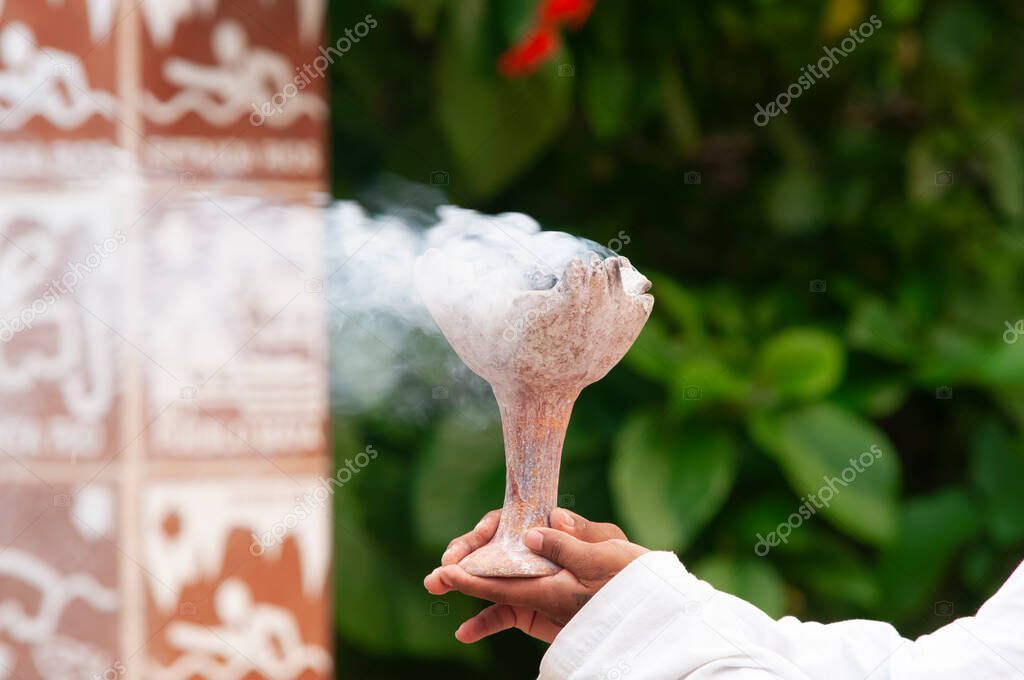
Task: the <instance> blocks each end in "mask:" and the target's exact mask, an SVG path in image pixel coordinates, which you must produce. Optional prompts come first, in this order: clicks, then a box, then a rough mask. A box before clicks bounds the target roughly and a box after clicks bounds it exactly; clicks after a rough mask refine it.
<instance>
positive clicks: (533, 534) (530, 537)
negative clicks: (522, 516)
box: [523, 529, 544, 552]
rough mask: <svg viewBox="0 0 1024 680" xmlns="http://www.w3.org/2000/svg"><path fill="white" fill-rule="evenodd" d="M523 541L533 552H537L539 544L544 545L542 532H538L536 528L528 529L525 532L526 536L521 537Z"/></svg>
mask: <svg viewBox="0 0 1024 680" xmlns="http://www.w3.org/2000/svg"><path fill="white" fill-rule="evenodd" d="M523 543H525V544H526V547H527V548H529V549H530V550H532V551H534V552H539V551H540V549H541V546H542V545H544V534H542V533H540V532H539V531H537V530H536V529H530V530H529V531H527V532H526V538H524V539H523Z"/></svg>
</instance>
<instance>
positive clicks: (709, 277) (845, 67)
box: [326, 0, 1024, 678]
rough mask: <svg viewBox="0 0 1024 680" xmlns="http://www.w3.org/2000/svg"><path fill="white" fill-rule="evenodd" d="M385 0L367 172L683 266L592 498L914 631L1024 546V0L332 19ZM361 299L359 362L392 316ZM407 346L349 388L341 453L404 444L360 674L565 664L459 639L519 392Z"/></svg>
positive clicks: (585, 510) (347, 505) (353, 61)
mask: <svg viewBox="0 0 1024 680" xmlns="http://www.w3.org/2000/svg"><path fill="white" fill-rule="evenodd" d="M367 14H372V16H373V18H374V19H375V20H376V21H377V22H378V24H379V26H377V27H374V28H373V30H372V32H371V33H370V34H369V35H368V36H367V37H363V38H361V39H360V40H359V42H358V44H355V45H353V46H352V49H350V50H349V51H347V52H346V53H345V55H344V58H341V59H338V60H336V61H335V63H334V65H333V68H332V71H331V83H330V89H329V97H330V102H329V103H330V108H331V133H332V136H333V158H332V162H333V173H334V174H333V177H334V179H333V182H334V184H333V189H334V192H335V194H336V195H337V196H338V197H341V198H355V199H359V200H361V201H363V202H364V205H366V206H367V207H368V209H370V210H373V209H374V208H375V206H376V205H377V203H375V201H379V203H380V206H383V205H384V204H385V203H386V202H387V201H390V200H391V199H381V198H380V197H381V196H385V197H387V196H394V195H395V193H396V192H395V189H394V187H395V186H398V187H401V188H400V189H399V190H398V192H397V193H398V195H401V196H403V197H406V198H407V197H408V196H409V195H410V192H411V193H413V194H415V195H416V196H417V200H418V201H420V202H421V203H422V204H423V206H425V207H429V206H430V205H431V204H437V203H442V202H447V201H450V202H454V203H457V204H459V205H462V206H465V207H470V208H476V209H479V210H481V211H484V212H489V213H497V212H503V211H521V212H525V213H528V214H530V215H532V216H534V217H535V218H537V219H538V220H539V221H540V222H541V223H542V224H543V225H544V226H545V228H549V229H561V230H566V231H571V232H572V233H576V234H579V235H582V236H586V237H588V238H591V239H593V240H595V241H597V242H599V243H602V244H605V245H608V246H609V247H610V248H612V249H614V250H618V251H619V252H620V253H621V254H622V255H625V256H626V257H628V258H630V260H631V261H632V262H633V263H634V264H635V265H636V266H637V267H638V268H639V269H640V270H641V271H643V272H644V273H645V274H646V275H647V276H648V277H650V278H651V279H652V280H653V281H654V289H653V293H654V295H655V297H656V299H657V303H656V305H655V312H654V315H653V317H652V319H651V321H650V322H649V323H648V325H647V327H646V329H645V331H644V333H643V335H642V336H641V338H640V339H639V341H638V342H637V344H636V346H635V347H634V348H633V350H632V351H631V352H630V353H629V354H628V355H627V357H626V359H625V360H624V361H623V363H622V364H621V365H620V366H618V367H617V368H615V369H614V370H613V371H612V372H611V374H609V375H608V377H607V378H605V379H604V380H602V381H600V382H599V383H597V384H595V385H593V386H591V387H589V388H587V389H586V390H585V391H584V392H583V395H582V396H581V398H580V399H579V401H578V402H577V405H576V409H575V412H574V414H573V419H572V422H571V425H570V430H569V435H568V438H567V441H566V445H565V452H564V461H563V465H562V472H561V474H562V477H561V485H560V491H561V494H562V495H561V501H560V504H561V505H563V506H566V507H569V508H571V509H573V510H575V511H576V512H579V513H581V514H583V515H585V516H587V517H589V518H592V519H594V520H601V521H612V522H616V523H618V524H620V525H621V526H622V527H623V528H624V529H625V531H626V533H627V535H629V536H630V538H631V539H632V540H633V541H635V542H637V543H641V544H643V545H645V546H647V547H649V548H660V549H669V550H675V551H676V552H677V553H678V554H679V555H680V557H681V558H682V559H683V561H684V563H685V564H686V565H687V567H688V568H690V569H691V570H692V571H694V572H695V573H696V574H697V575H698V576H700V577H702V578H705V579H707V580H708V581H710V582H711V583H713V584H714V585H716V586H718V587H719V588H722V589H724V590H727V591H729V592H732V593H735V594H737V595H739V596H741V597H744V598H747V599H749V600H751V601H752V602H754V603H755V604H757V605H758V606H760V607H762V608H763V609H764V610H765V611H766V612H768V613H769V614H771V615H773V616H781V615H784V614H792V615H795V616H798V617H801V618H808V619H816V620H836V619H843V618H850V617H867V618H874V619H883V620H886V621H891V622H893V623H894V624H896V625H897V626H898V627H899V628H900V630H901V632H902V633H903V634H904V635H906V636H911V637H913V636H916V635H919V634H922V633H925V632H928V631H930V630H933V629H935V628H937V627H939V626H942V625H944V624H946V623H948V622H949V621H950V620H951V619H952V618H954V617H956V616H962V615H968V614H971V613H973V610H974V608H975V607H976V606H977V605H978V604H979V603H980V602H981V601H982V600H984V599H985V598H987V597H988V596H989V595H990V594H991V593H992V592H993V591H994V589H995V588H996V587H997V586H998V584H1000V583H1001V582H1002V581H1003V580H1004V579H1005V578H1006V576H1007V575H1008V574H1009V573H1010V571H1011V570H1012V568H1013V567H1015V566H1016V565H1017V563H1018V562H1019V561H1020V559H1021V556H1022V552H1024V551H1022V548H1024V522H1022V521H1021V518H1022V517H1024V495H1022V494H1020V493H1019V490H1020V488H1021V484H1022V483H1024V446H1022V444H1024V440H1022V428H1024V407H1022V403H1024V402H1022V399H1021V398H1022V396H1024V341H1021V336H1022V335H1024V321H1022V319H1024V290H1022V277H1021V276H1020V270H1021V265H1022V263H1024V220H1022V218H1024V156H1022V154H1024V148H1022V137H1021V128H1022V125H1024V117H1022V114H1024V106H1022V104H1024V71H1022V70H1021V69H1020V68H1017V67H1016V66H1015V65H1018V64H1020V63H1022V60H1024V54H1022V52H1024V40H1022V37H1024V6H1022V5H1020V3H1017V2H1013V1H1011V0H991V1H990V2H985V3H976V2H966V1H956V0H933V1H932V2H928V3H925V2H923V0H879V1H878V2H869V1H867V0H827V1H825V2H821V1H810V0H799V1H794V0H719V1H718V2H714V3H680V2H675V1H673V0H646V1H645V2H633V3H626V2H612V1H611V0H602V1H599V2H597V3H596V5H594V6H593V8H592V11H591V8H590V7H589V3H586V2H568V1H564V0H563V1H555V2H541V0H458V1H455V0H380V1H377V2H372V1H369V0H358V1H348V2H333V3H330V6H329V10H328V15H329V21H328V23H329V29H328V33H329V35H328V38H327V43H326V44H333V43H334V41H335V40H336V39H338V38H339V37H340V36H342V35H344V32H345V30H346V28H349V27H352V26H354V25H356V24H357V23H358V22H360V21H363V20H364V18H365V16H366V15H367ZM552 14H554V15H558V16H560V17H561V19H560V20H558V21H551V22H549V24H544V23H543V22H541V21H540V20H539V19H538V17H544V16H548V17H549V18H550V16H551V15H552ZM539 22H540V23H539ZM547 25H552V26H554V28H553V29H550V30H544V29H543V27H544V26H547ZM851 30H853V31H854V33H856V34H857V35H856V36H855V35H853V34H851V33H850V31H851ZM858 36H859V37H858ZM851 44H854V47H853V48H852V49H848V48H849V47H850V45H851ZM829 49H831V50H832V51H831V52H828V51H827V50H829ZM837 49H841V50H842V51H843V52H842V53H838V52H836V51H835V50H837ZM829 54H831V55H832V56H831V58H827V59H826V61H827V62H828V63H829V64H830V66H829V67H828V74H827V77H825V76H824V74H821V75H820V76H818V77H813V76H810V77H809V76H808V75H807V73H809V72H810V73H813V71H811V70H810V69H809V68H808V67H809V66H814V65H818V64H819V63H821V62H820V61H819V60H821V59H823V58H825V57H826V56H827V55H829ZM823 68H824V64H823ZM818 70H819V71H820V70H821V69H818ZM802 77H803V78H804V80H802V81H801V80H800V79H801V78H802ZM794 84H795V87H794V88H790V86H791V85H794ZM787 90H788V91H789V92H792V93H796V94H798V95H799V96H798V97H796V96H794V98H792V100H791V101H790V102H789V104H788V106H786V104H785V98H782V99H780V98H779V97H780V94H782V93H785V92H787ZM773 102H775V104H774V105H773V104H772V103H773ZM759 105H760V106H761V107H763V108H762V109H758V106H759ZM781 106H785V108H786V111H782V110H781ZM759 110H762V111H765V112H766V114H765V115H764V116H762V117H760V118H757V119H755V115H756V114H758V112H759ZM765 121H767V122H765ZM409 182H412V183H417V184H418V185H417V186H414V187H413V188H410V185H409V184H407V183H409ZM331 331H332V354H333V357H334V361H335V362H336V363H337V362H339V361H342V360H345V361H348V362H349V363H351V362H353V361H355V362H358V361H359V357H358V356H353V355H354V354H355V351H354V350H353V347H356V346H359V343H363V344H364V345H365V344H367V343H370V344H372V343H373V339H372V338H365V337H364V338H362V339H360V337H359V335H360V331H359V329H358V328H353V327H352V326H351V324H349V325H346V324H344V322H343V320H342V321H341V322H339V321H338V319H334V320H333V321H332V328H331ZM413 346H415V350H412V349H409V348H410V347H413ZM379 351H380V352H381V355H380V357H382V359H381V360H383V361H387V362H391V363H392V364H393V365H394V366H395V367H396V371H395V373H396V376H399V377H395V379H394V380H393V381H392V382H391V383H389V385H388V386H387V388H386V389H382V390H380V391H379V394H380V396H379V398H375V399H368V400H365V401H364V402H362V403H361V404H360V405H359V407H358V408H355V407H352V406H351V405H350V404H347V403H341V402H336V403H335V405H334V409H333V410H334V413H333V435H334V439H333V441H334V450H335V456H336V460H337V462H338V463H339V464H343V463H344V461H345V459H347V458H351V457H352V455H354V454H355V453H356V452H359V451H363V450H364V449H365V447H366V446H368V445H372V446H373V447H374V449H375V450H377V451H379V452H380V455H379V457H378V458H377V459H375V460H374V462H373V463H372V466H371V468H370V469H368V470H367V471H366V474H362V475H359V476H358V478H356V479H354V480H353V481H352V482H351V483H350V484H347V485H346V486H345V488H343V489H341V490H340V491H339V493H337V494H336V495H335V541H336V558H335V559H336V576H335V587H336V598H337V609H336V613H335V617H336V626H337V641H338V655H337V665H338V675H339V676H340V677H352V678H362V677H375V678H404V677H408V676H409V675H410V674H411V673H413V672H415V673H416V674H418V675H420V676H423V675H427V676H430V675H437V676H444V677H448V678H471V677H492V678H522V677H532V674H533V673H535V672H536V668H537V664H538V662H539V659H540V657H541V655H542V654H543V652H544V646H543V645H541V644H539V643H535V642H534V641H532V640H528V639H526V638H525V637H524V636H522V635H520V634H518V633H504V634H502V635H499V636H497V637H496V638H494V639H492V640H488V641H485V642H482V643H479V644H477V645H473V646H464V645H460V644H459V643H457V642H456V641H455V639H454V637H453V633H454V631H455V629H456V627H457V626H458V624H459V623H460V622H461V621H462V620H463V619H464V618H466V617H468V616H469V615H471V614H472V613H474V612H475V611H476V610H477V609H478V608H479V607H480V604H479V603H477V602H474V601H471V600H469V599H468V598H463V597H460V596H457V595H452V596H450V597H445V598H433V597H431V596H429V595H428V594H427V593H426V592H425V591H424V590H423V589H422V586H421V580H422V578H423V576H424V575H425V574H426V573H427V572H428V571H429V570H430V569H432V568H433V567H434V566H436V564H438V562H439V560H440V555H441V552H442V550H443V549H444V547H445V546H446V544H447V543H448V541H449V540H450V539H451V538H452V537H454V536H456V535H458V534H461V533H464V532H465V531H467V530H469V529H470V528H471V527H472V526H473V525H474V524H475V522H476V520H477V519H478V518H479V517H480V516H481V515H482V514H483V513H484V512H485V511H487V510H489V509H491V508H494V507H497V506H499V505H500V502H501V498H502V493H503V484H504V462H503V456H502V444H501V436H500V426H499V423H498V420H497V415H498V414H497V409H496V407H495V406H494V404H493V400H492V398H491V397H490V396H489V394H488V393H487V390H486V386H485V385H483V383H482V382H481V381H480V380H479V379H478V378H476V377H475V376H473V375H472V374H469V373H468V372H464V373H463V374H461V375H462V377H461V378H458V379H456V378H453V377H452V375H453V373H452V372H451V370H450V365H451V362H452V361H453V355H452V353H451V350H450V349H448V348H447V346H446V345H444V344H443V343H441V342H439V341H438V340H437V339H435V338H431V337H428V336H423V337H422V339H421V341H417V342H414V343H405V344H401V345H396V346H394V347H383V348H379ZM380 357H378V358H380ZM456 361H457V360H456ZM398 367H401V368H402V370H401V371H400V372H399V371H398V370H397V369H398ZM454 375H460V374H458V373H455V374H454ZM873 447H874V448H873ZM876 449H877V450H879V451H881V452H882V454H881V455H876V456H875V458H874V461H873V462H872V463H871V464H870V466H868V467H866V468H864V469H863V470H860V471H857V472H856V473H855V474H854V476H855V479H854V480H853V481H849V474H848V470H849V469H850V468H851V462H850V459H851V458H854V459H859V457H860V454H862V453H864V452H867V451H872V452H874V451H876ZM844 473H846V474H847V477H844V478H843V479H845V480H846V481H849V483H848V484H847V483H837V482H835V481H833V482H832V488H833V492H834V493H832V494H829V496H830V500H829V502H828V503H827V507H822V508H820V509H818V508H817V505H816V504H815V505H814V506H811V505H809V503H810V502H811V501H809V500H808V494H816V495H818V496H819V497H821V498H823V497H824V494H823V493H822V490H823V489H824V488H825V487H827V486H828V485H829V484H828V481H827V480H828V478H830V477H841V476H842V475H843V474H844ZM811 507H814V511H813V512H811V511H809V508H811ZM801 508H805V509H808V510H807V511H806V512H805V513H804V515H801V514H800V510H801ZM794 513H797V514H796V515H794ZM805 515H806V516H805ZM794 517H796V519H795V520H794V519H793V518H794ZM787 524H788V527H789V528H788V529H783V526H785V525H787ZM773 532H775V533H774V534H773ZM771 536H775V539H778V540H775V539H772V538H771ZM762 538H763V539H764V542H762ZM773 540H774V543H772V541H773ZM759 546H763V547H759Z"/></svg>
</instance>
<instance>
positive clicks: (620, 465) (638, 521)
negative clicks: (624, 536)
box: [611, 413, 736, 549]
mask: <svg viewBox="0 0 1024 680" xmlns="http://www.w3.org/2000/svg"><path fill="white" fill-rule="evenodd" d="M735 476H736V446H735V442H734V441H733V440H732V438H731V437H730V436H729V435H728V434H727V433H725V432H722V431H716V430H710V429H708V428H706V427H700V426H696V425H689V426H687V427H686V428H684V429H681V430H676V429H675V428H670V427H669V426H668V425H667V424H666V423H665V422H664V421H660V420H659V419H657V418H656V417H654V416H653V415H652V414H649V413H635V414H633V415H632V416H631V417H630V419H629V421H628V422H627V423H626V425H625V426H624V427H623V429H622V432H621V433H620V435H619V437H618V439H617V440H616V442H615V449H614V453H613V459H612V465H611V487H612V494H613V497H614V499H615V503H616V506H617V508H618V511H619V513H620V514H621V516H622V517H623V519H624V520H625V524H626V526H627V527H628V529H629V531H628V535H629V536H631V537H632V538H633V540H635V541H637V542H638V543H641V544H643V545H646V546H648V547H652V548H653V547H658V548H675V549H682V548H683V547H685V546H686V545H687V544H688V543H689V542H690V540H692V539H693V537H694V536H696V535H697V533H698V532H699V531H700V530H701V529H702V528H703V527H704V525H705V524H707V522H708V521H709V520H710V519H711V518H712V517H713V516H714V515H715V513H717V512H718V510H719V509H720V508H721V506H722V503H723V502H725V499H726V497H728V495H729V491H730V489H731V488H732V484H733V480H734V478H735Z"/></svg>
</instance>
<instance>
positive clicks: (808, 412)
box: [750, 403, 900, 544]
mask: <svg viewBox="0 0 1024 680" xmlns="http://www.w3.org/2000/svg"><path fill="white" fill-rule="evenodd" d="M750 431H751V435H752V436H753V438H754V440H755V441H756V442H757V443H758V444H759V445H760V446H761V447H762V448H764V449H765V450H766V451H768V452H769V453H770V454H771V455H772V456H773V457H774V458H775V460H776V461H777V462H778V463H779V465H780V466H781V467H782V471H783V473H784V474H785V475H786V479H787V480H788V481H789V484H790V486H791V487H792V488H793V490H794V491H796V492H797V493H798V494H800V496H801V497H802V498H804V497H806V498H807V500H806V502H807V503H810V504H812V505H813V506H814V507H815V509H816V512H821V514H822V515H823V516H824V517H825V518H826V519H828V520H829V521H830V522H832V523H833V524H834V525H835V526H837V527H839V528H840V529H842V530H844V531H846V532H847V533H849V534H850V535H852V536H854V537H856V538H859V539H862V540H864V541H868V542H871V543H881V544H884V543H887V542H889V541H891V540H892V538H893V536H894V535H895V533H896V516H897V515H896V511H897V496H898V492H899V477H900V468H899V459H898V454H897V452H896V448H895V447H894V446H893V444H892V442H890V441H889V438H888V437H886V436H885V434H884V433H883V432H882V431H881V430H879V429H878V428H877V427H875V426H874V425H872V424H871V423H870V422H868V421H866V420H864V419H863V418H861V417H860V416H858V415H856V414H854V413H850V412H849V411H846V410H844V409H842V408H839V407H838V406H835V405H833V404H829V403H822V404H814V405H810V406H804V407H801V408H797V409H793V410H789V411H785V412H782V413H766V414H761V415H758V416H755V417H754V418H752V419H751V421H750ZM808 494H813V497H812V496H809V495H808ZM819 506H820V507H819ZM794 510H796V508H794Z"/></svg>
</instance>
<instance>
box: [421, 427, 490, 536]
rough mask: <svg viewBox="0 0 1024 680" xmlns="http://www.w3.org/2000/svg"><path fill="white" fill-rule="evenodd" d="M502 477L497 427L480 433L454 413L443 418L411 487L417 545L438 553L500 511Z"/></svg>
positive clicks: (479, 429) (481, 429) (422, 457)
mask: <svg viewBox="0 0 1024 680" xmlns="http://www.w3.org/2000/svg"><path fill="white" fill-rule="evenodd" d="M504 473H505V453H504V448H503V444H502V437H501V428H500V426H499V425H498V424H497V423H492V424H490V425H488V426H485V427H483V428H481V427H480V426H479V424H478V423H475V422H473V421H472V420H470V419H469V418H468V417H465V416H463V415H462V414H460V413H455V414H452V415H451V416H448V417H447V418H445V419H444V420H443V421H442V422H441V424H440V425H439V426H438V429H437V432H436V433H435V436H434V439H433V441H431V443H430V445H429V446H428V447H427V449H426V451H425V452H424V453H423V455H422V456H421V457H420V460H419V464H418V466H417V469H416V475H415V479H414V481H413V486H412V507H413V517H412V520H413V526H414V527H415V529H416V535H417V536H418V537H419V540H420V544H421V545H423V546H424V547H427V548H430V549H431V550H440V549H441V548H443V547H444V546H446V545H447V544H448V542H449V541H451V540H452V539H453V538H455V537H456V536H459V535H461V534H464V533H466V532H467V531H469V530H470V529H472V528H473V526H474V525H475V524H476V523H477V522H478V521H480V518H481V517H482V516H483V515H484V514H486V513H487V512H489V511H491V510H493V509H494V508H499V507H501V503H502V499H503V498H504V495H503V494H504ZM439 554H440V553H439Z"/></svg>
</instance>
